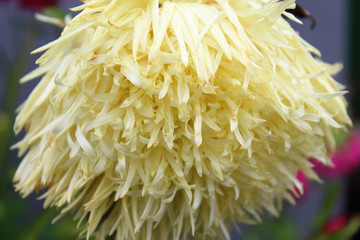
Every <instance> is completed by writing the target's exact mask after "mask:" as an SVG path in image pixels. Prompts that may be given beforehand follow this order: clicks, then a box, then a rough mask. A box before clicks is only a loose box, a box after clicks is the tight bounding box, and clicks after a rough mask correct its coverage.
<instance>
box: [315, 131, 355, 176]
mask: <svg viewBox="0 0 360 240" xmlns="http://www.w3.org/2000/svg"><path fill="white" fill-rule="evenodd" d="M331 160H332V162H333V164H334V166H333V167H331V166H325V165H323V164H322V163H320V162H319V161H317V160H316V159H310V161H312V162H313V163H314V164H315V170H316V171H317V172H318V173H319V174H320V175H323V176H325V177H329V178H334V177H341V176H343V175H346V174H350V173H352V172H354V171H356V170H357V169H358V167H359V165H360V130H356V131H354V132H353V133H352V134H351V136H350V138H349V139H348V141H347V143H346V144H345V145H344V146H343V147H342V148H340V149H339V150H338V151H337V152H336V154H335V155H334V156H333V157H332V158H331Z"/></svg>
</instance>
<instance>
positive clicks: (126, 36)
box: [14, 0, 351, 239]
mask: <svg viewBox="0 0 360 240" xmlns="http://www.w3.org/2000/svg"><path fill="white" fill-rule="evenodd" d="M294 7H295V3H294V0H284V1H277V0H212V1H203V0H198V1H192V0H189V1H185V0H184V1H181V0H175V1H158V0H150V1H146V0H131V1H127V0H92V1H85V2H84V4H83V5H81V6H79V7H76V8H74V9H73V10H74V11H81V12H80V13H79V14H78V15H77V16H76V17H74V18H73V19H72V21H71V22H70V23H69V24H68V25H67V26H66V28H65V29H64V31H63V32H62V34H61V36H60V37H59V39H57V40H55V41H53V42H51V43H49V44H47V45H45V46H43V47H41V48H39V49H37V50H36V51H35V53H37V52H43V51H45V53H44V54H43V55H42V56H41V57H40V58H39V59H38V61H37V63H38V64H39V65H40V66H39V68H37V69H36V70H34V71H33V72H31V73H29V74H28V75H26V76H25V77H24V78H22V79H21V81H22V82H26V81H29V80H31V79H34V78H37V77H39V76H41V80H40V82H39V84H38V85H37V87H36V88H35V89H34V90H33V92H32V93H31V94H30V96H29V98H28V99H27V100H26V102H25V103H24V104H22V106H21V107H20V109H19V114H18V116H17V118H16V123H15V132H16V133H18V132H20V131H21V130H22V129H25V131H26V135H25V137H24V138H23V139H22V140H21V141H20V142H19V143H17V144H16V147H17V148H18V149H19V152H20V155H24V158H23V160H22V162H21V164H20V166H19V168H18V169H17V171H16V174H15V177H14V181H15V185H16V189H17V191H19V192H20V193H21V194H22V195H23V196H27V195H29V194H30V193H32V192H33V191H39V190H42V189H46V191H45V193H44V194H43V195H42V197H41V198H43V199H45V207H48V206H57V207H59V208H61V214H60V216H61V215H63V214H66V213H67V212H71V211H76V214H75V218H76V219H79V226H80V228H82V229H83V230H84V231H83V233H84V234H85V235H86V236H87V237H88V238H89V237H90V236H92V235H96V236H97V238H98V239H105V238H106V236H108V235H114V236H115V238H116V239H170V238H171V239H180V238H184V239H185V238H186V236H187V235H189V234H191V235H193V236H195V237H209V236H210V237H214V236H222V238H226V239H229V238H230V234H229V228H230V223H231V222H233V221H237V222H242V223H256V222H259V221H261V217H260V216H261V214H262V213H263V212H264V211H267V212H269V213H271V214H272V215H278V213H279V211H280V210H281V207H282V202H283V200H284V199H287V200H288V201H293V197H292V195H291V194H290V193H289V190H294V189H293V185H295V186H297V187H298V189H299V191H300V192H302V185H301V183H300V182H299V181H298V180H297V178H296V173H297V172H298V171H299V170H302V172H303V173H304V174H305V175H306V176H307V177H308V178H311V179H317V175H316V174H315V172H314V171H313V170H312V166H313V165H312V163H311V162H309V160H308V159H309V158H311V157H314V158H316V159H318V160H319V161H321V162H323V163H326V164H330V162H329V159H328V154H327V151H326V147H327V146H326V145H327V143H331V142H332V139H331V136H332V135H331V131H332V129H334V128H344V127H345V125H347V124H351V121H350V119H349V117H348V115H347V113H346V102H345V100H344V98H343V96H342V95H343V94H344V93H345V92H344V91H343V87H342V86H341V85H340V84H338V83H337V82H336V81H335V80H334V79H333V78H332V76H331V74H333V73H335V72H336V71H337V70H339V66H338V65H328V64H326V63H323V62H322V61H321V60H319V57H314V56H315V55H317V56H319V55H320V53H319V52H318V51H317V50H316V49H315V48H314V47H312V46H311V45H310V44H308V43H307V42H305V41H304V40H303V39H302V38H301V37H300V36H299V35H298V34H297V33H296V32H295V31H294V30H293V29H292V28H291V26H290V24H289V23H288V22H287V21H286V20H285V19H284V17H283V15H285V16H286V17H287V18H288V19H292V20H294V21H298V20H297V19H296V18H295V17H294V16H293V15H292V14H290V13H288V12H286V11H285V10H286V9H289V8H294ZM324 139H326V141H324Z"/></svg>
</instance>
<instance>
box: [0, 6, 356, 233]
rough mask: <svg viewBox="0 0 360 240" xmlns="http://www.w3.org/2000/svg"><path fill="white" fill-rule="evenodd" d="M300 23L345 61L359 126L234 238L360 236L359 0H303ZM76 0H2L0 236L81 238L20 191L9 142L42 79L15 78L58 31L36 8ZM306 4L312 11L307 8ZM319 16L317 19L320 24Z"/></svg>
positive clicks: (327, 57)
mask: <svg viewBox="0 0 360 240" xmlns="http://www.w3.org/2000/svg"><path fill="white" fill-rule="evenodd" d="M297 3H298V4H299V5H300V6H301V7H302V8H303V9H302V10H301V11H300V12H298V14H299V16H301V15H302V16H303V17H304V18H301V20H302V21H303V23H304V24H303V25H299V24H295V23H292V25H293V27H294V28H295V29H296V30H297V31H298V32H299V34H300V35H301V36H302V37H303V38H304V39H305V40H307V41H308V42H310V43H311V44H312V45H314V46H315V47H317V48H318V49H319V50H320V52H321V53H322V59H323V60H324V61H326V62H329V63H336V62H343V63H344V69H343V71H342V72H341V73H339V74H338V75H337V76H336V79H337V80H338V81H339V82H341V83H343V84H344V85H346V86H347V90H348V91H349V93H348V94H347V95H346V98H347V99H348V101H349V103H350V106H349V112H350V115H351V116H352V119H353V121H354V127H353V128H352V129H350V130H349V131H348V132H336V133H334V135H335V138H336V140H337V142H338V144H339V148H338V150H337V153H336V154H335V155H334V156H333V161H334V163H335V168H332V169H330V168H325V167H323V166H320V165H317V164H316V160H313V161H314V164H315V165H316V167H315V169H316V171H317V172H318V174H319V175H320V176H321V177H322V178H323V179H324V183H322V184H319V183H314V182H309V181H308V180H307V179H306V177H304V176H303V175H302V173H301V172H299V173H298V176H297V177H298V179H299V180H301V181H302V182H303V185H304V189H305V194H304V195H303V196H302V197H300V198H299V199H298V201H297V205H296V206H295V207H294V206H290V205H289V204H285V205H284V211H283V214H282V215H281V217H280V218H271V217H266V216H265V217H264V222H263V223H262V224H260V225H257V226H251V227H249V226H244V225H240V229H241V231H242V233H241V234H239V233H238V232H236V231H233V233H232V239H245V240H258V239H261V240H264V239H265V240H266V239H269V240H271V239H273V240H293V239H299V240H300V239H316V240H318V239H330V240H335V239H338V240H347V239H354V240H358V239H360V234H359V226H360V220H359V219H360V171H359V164H360V130H359V128H358V126H359V125H358V124H359V122H358V121H359V116H360V65H359V64H360V1H359V0H298V1H297ZM79 4H80V2H79V1H77V0H62V1H61V0H16V1H15V0H0V30H1V32H0V34H1V35H0V36H1V37H0V240H17V239H21V240H40V239H41V240H42V239H44V240H48V239H49V240H52V239H54V240H56V239H77V238H78V231H77V230H76V223H75V222H74V221H73V220H72V219H71V216H66V217H64V218H62V219H60V220H59V221H58V222H56V224H51V221H52V219H54V218H55V217H56V215H57V211H56V209H46V210H44V209H43V207H42V201H41V200H37V198H38V197H39V196H41V194H42V193H41V192H40V193H38V194H32V195H30V196H29V197H27V198H26V199H22V198H21V197H20V196H19V195H18V194H17V193H16V192H14V188H13V186H12V177H13V175H14V172H15V170H16V167H17V165H18V164H19V162H20V160H21V159H19V158H18V157H17V152H16V151H12V150H10V146H11V145H12V144H14V143H16V142H17V141H18V140H19V139H21V137H22V136H21V134H20V136H14V134H13V131H12V124H13V121H14V117H15V114H14V113H15V110H16V108H17V107H18V106H19V105H20V104H21V103H22V102H23V101H24V100H25V99H26V97H27V96H28V95H29V93H30V92H31V90H32V89H33V87H34V86H35V85H36V83H37V80H35V81H31V82H28V83H26V84H23V85H19V84H18V79H19V78H20V77H21V76H23V75H24V74H26V73H28V72H29V71H31V70H32V69H34V68H35V67H36V65H35V64H34V62H35V60H36V59H37V58H38V57H39V55H30V54H29V53H30V52H31V51H32V50H34V49H35V48H37V47H39V46H41V45H43V44H45V43H47V42H49V41H51V40H54V39H56V38H57V37H58V36H59V34H60V32H61V29H60V28H58V27H56V26H54V25H50V24H48V23H43V22H40V21H38V20H36V19H35V17H34V14H35V13H36V12H38V13H39V12H40V13H43V14H45V15H48V16H52V17H55V18H59V19H63V18H64V17H65V15H66V14H74V13H71V11H70V10H69V7H74V6H77V5H79ZM304 9H306V10H307V11H308V12H306V11H305V10H304ZM358 11H359V12H358ZM314 21H316V24H315V26H313V25H314Z"/></svg>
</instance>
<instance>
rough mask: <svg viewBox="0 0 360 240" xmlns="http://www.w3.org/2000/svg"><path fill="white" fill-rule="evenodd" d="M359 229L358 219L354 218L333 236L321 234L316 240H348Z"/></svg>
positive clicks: (359, 219)
mask: <svg viewBox="0 0 360 240" xmlns="http://www.w3.org/2000/svg"><path fill="white" fill-rule="evenodd" d="M359 228H360V218H358V217H354V218H352V219H351V220H350V222H349V223H348V224H347V225H346V227H344V228H343V229H342V230H341V231H339V232H337V233H336V234H333V235H327V234H323V235H321V236H320V237H318V238H317V239H316V240H349V239H351V237H352V236H353V235H354V234H355V233H356V232H357V231H358V230H359Z"/></svg>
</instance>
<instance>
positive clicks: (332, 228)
mask: <svg viewBox="0 0 360 240" xmlns="http://www.w3.org/2000/svg"><path fill="white" fill-rule="evenodd" d="M348 222H349V219H348V218H347V217H346V216H343V215H340V216H336V217H333V218H331V219H329V221H327V223H326V224H325V226H324V227H323V232H324V233H327V234H328V235H333V234H335V233H337V232H339V231H341V230H342V229H343V228H344V227H346V225H347V224H348Z"/></svg>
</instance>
